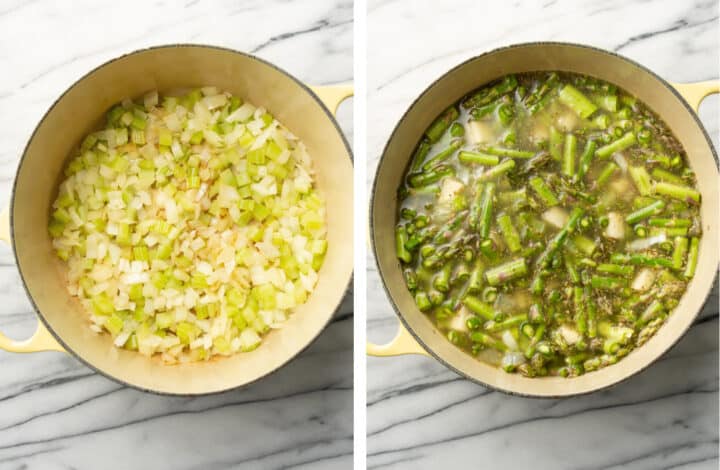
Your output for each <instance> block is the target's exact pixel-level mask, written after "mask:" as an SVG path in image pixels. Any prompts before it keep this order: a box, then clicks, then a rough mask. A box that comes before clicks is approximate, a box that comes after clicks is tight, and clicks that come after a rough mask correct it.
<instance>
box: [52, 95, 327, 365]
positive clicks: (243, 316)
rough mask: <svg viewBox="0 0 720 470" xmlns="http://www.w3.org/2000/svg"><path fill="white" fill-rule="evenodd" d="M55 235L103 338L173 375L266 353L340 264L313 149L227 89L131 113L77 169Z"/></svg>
mask: <svg viewBox="0 0 720 470" xmlns="http://www.w3.org/2000/svg"><path fill="white" fill-rule="evenodd" d="M65 175H66V179H65V180H64V181H63V182H62V183H61V185H60V189H59V193H58V197H57V199H56V200H55V202H54V204H53V209H52V210H53V212H52V214H51V220H50V225H49V230H50V234H51V236H52V238H53V246H54V247H55V249H56V250H57V255H58V256H59V257H60V258H61V259H62V260H64V261H65V262H66V263H67V268H68V270H67V277H68V289H69V291H70V293H71V294H72V295H74V296H77V297H78V298H79V299H80V301H81V302H82V304H83V305H84V306H85V307H86V309H87V310H88V312H89V317H90V321H91V325H90V326H91V328H92V329H94V330H95V331H96V332H98V333H100V332H103V331H107V332H109V333H110V334H111V335H112V336H113V341H114V344H115V345H116V346H117V347H122V348H125V349H130V350H138V351H139V352H141V353H142V354H145V355H153V354H160V355H161V358H162V360H163V361H165V362H170V363H172V362H177V361H181V362H183V361H199V360H207V359H209V358H211V357H212V356H215V355H229V354H233V353H236V352H239V351H249V350H252V349H254V348H256V347H257V346H258V345H259V344H260V342H261V340H262V335H263V334H264V333H266V332H267V331H268V330H269V329H270V328H278V327H280V326H281V325H282V323H283V321H284V320H285V319H286V317H287V316H288V315H289V314H290V313H291V312H292V310H293V309H294V308H295V307H296V306H298V305H300V304H303V303H304V302H305V300H306V298H307V297H308V295H309V294H310V293H311V292H312V291H313V289H314V287H315V283H316V282H317V277H318V276H317V271H318V270H319V269H320V266H321V265H322V262H323V258H324V256H325V252H326V250H327V240H326V224H325V203H324V201H323V200H322V198H321V197H320V196H319V195H318V193H317V191H316V189H315V187H314V182H313V170H312V162H311V160H310V156H309V155H308V153H307V152H306V150H305V146H304V145H303V143H302V142H301V141H299V140H298V138H297V137H295V136H294V135H293V134H292V133H291V132H290V131H289V130H288V129H287V128H285V127H284V126H282V124H280V123H279V122H278V121H277V120H275V119H274V118H273V116H272V115H270V114H269V113H268V112H267V111H266V110H264V109H263V108H258V107H256V106H254V105H252V104H250V103H247V102H243V100H242V99H240V98H238V97H235V96H232V95H230V94H229V93H225V92H222V91H220V90H217V89H216V88H214V87H205V88H202V89H195V90H191V91H189V92H188V93H185V94H182V95H179V96H166V97H164V98H161V97H159V96H158V93H157V92H151V93H148V94H147V95H146V96H145V97H144V99H143V100H142V101H140V102H133V101H130V100H126V101H123V102H122V103H121V104H118V105H116V106H114V107H113V108H112V109H110V111H109V112H108V114H107V120H106V125H105V128H104V129H103V130H100V131H98V132H93V133H91V134H89V135H88V136H87V137H86V138H85V139H84V140H83V142H82V144H81V145H80V148H79V150H78V152H77V154H76V155H75V156H74V157H73V158H72V159H71V160H70V162H69V164H68V166H67V168H66V170H65Z"/></svg>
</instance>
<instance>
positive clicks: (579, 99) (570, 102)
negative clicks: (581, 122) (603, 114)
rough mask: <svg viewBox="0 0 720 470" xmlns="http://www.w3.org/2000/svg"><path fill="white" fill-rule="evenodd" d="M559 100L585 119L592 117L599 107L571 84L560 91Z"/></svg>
mask: <svg viewBox="0 0 720 470" xmlns="http://www.w3.org/2000/svg"><path fill="white" fill-rule="evenodd" d="M558 99H559V100H560V102H561V103H562V104H564V105H565V106H567V107H569V108H570V109H572V110H573V111H575V112H576V113H577V114H578V116H580V117H581V118H583V119H586V118H588V117H590V115H592V113H594V112H595V111H596V110H597V106H595V104H594V103H593V102H592V101H590V100H589V99H588V98H587V97H586V96H585V95H583V94H582V93H581V92H580V90H578V89H577V88H575V87H574V86H572V85H569V84H568V85H565V86H564V87H562V89H560V92H559V93H558Z"/></svg>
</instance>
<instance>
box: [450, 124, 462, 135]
mask: <svg viewBox="0 0 720 470" xmlns="http://www.w3.org/2000/svg"><path fill="white" fill-rule="evenodd" d="M450 135H451V136H453V137H462V136H464V135H465V126H463V125H462V124H460V123H459V122H453V124H452V126H450Z"/></svg>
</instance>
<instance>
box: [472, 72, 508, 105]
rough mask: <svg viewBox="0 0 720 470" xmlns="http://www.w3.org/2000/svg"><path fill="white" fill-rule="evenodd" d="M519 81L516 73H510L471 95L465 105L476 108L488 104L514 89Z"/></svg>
mask: <svg viewBox="0 0 720 470" xmlns="http://www.w3.org/2000/svg"><path fill="white" fill-rule="evenodd" d="M517 85H518V82H517V78H515V76H514V75H508V76H507V77H505V78H504V79H503V80H502V81H500V82H498V83H496V84H495V85H493V86H492V87H490V88H483V89H481V90H480V91H478V92H477V93H475V94H474V95H472V96H470V97H469V98H468V99H467V100H465V102H464V103H463V106H464V107H465V108H474V107H477V106H483V105H486V104H488V103H490V102H492V101H495V100H496V99H498V98H499V97H500V96H502V95H504V94H506V93H509V92H511V91H513V90H514V89H515V88H517Z"/></svg>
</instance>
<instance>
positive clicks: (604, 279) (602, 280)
mask: <svg viewBox="0 0 720 470" xmlns="http://www.w3.org/2000/svg"><path fill="white" fill-rule="evenodd" d="M590 285H591V286H592V288H593V289H609V290H617V289H619V288H621V287H625V286H626V285H627V280H625V279H621V278H619V277H610V276H593V277H592V278H591V279H590Z"/></svg>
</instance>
